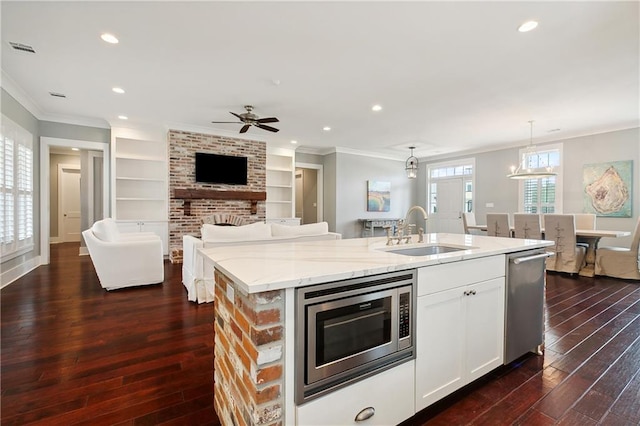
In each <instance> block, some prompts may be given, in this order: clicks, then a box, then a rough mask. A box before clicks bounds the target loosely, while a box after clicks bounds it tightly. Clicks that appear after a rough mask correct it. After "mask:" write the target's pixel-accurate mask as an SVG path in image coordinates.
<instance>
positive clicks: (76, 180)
mask: <svg viewBox="0 0 640 426" xmlns="http://www.w3.org/2000/svg"><path fill="white" fill-rule="evenodd" d="M58 236H59V237H60V242H63V243H69V242H76V241H80V167H78V166H76V165H72V164H58Z"/></svg>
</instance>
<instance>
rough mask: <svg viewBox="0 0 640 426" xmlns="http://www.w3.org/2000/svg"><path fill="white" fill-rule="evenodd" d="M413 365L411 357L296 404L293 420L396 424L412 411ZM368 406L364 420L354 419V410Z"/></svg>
mask: <svg viewBox="0 0 640 426" xmlns="http://www.w3.org/2000/svg"><path fill="white" fill-rule="evenodd" d="M414 366H415V364H414V361H407V362H405V363H403V364H400V365H398V366H396V367H393V368H391V369H389V370H386V371H383V372H382V373H379V374H376V375H375V376H372V377H369V378H367V379H364V380H361V381H359V382H356V383H354V384H352V385H350V386H347V387H345V388H342V389H338V390H336V391H334V392H331V393H330V394H328V395H326V396H323V397H320V398H318V399H314V400H312V401H309V402H307V403H306V404H303V405H300V406H298V407H296V424H298V425H300V426H313V425H318V426H329V425H339V426H348V425H366V426H373V425H395V424H398V423H400V422H402V421H403V420H406V419H408V418H409V417H411V416H413V415H414V414H415V409H414V404H413V395H414ZM370 408H373V413H374V414H373V416H371V417H370V418H368V419H367V420H364V421H359V422H357V421H356V420H355V418H356V416H357V415H358V413H360V412H362V411H363V410H367V409H370ZM369 411H370V412H371V410H369Z"/></svg>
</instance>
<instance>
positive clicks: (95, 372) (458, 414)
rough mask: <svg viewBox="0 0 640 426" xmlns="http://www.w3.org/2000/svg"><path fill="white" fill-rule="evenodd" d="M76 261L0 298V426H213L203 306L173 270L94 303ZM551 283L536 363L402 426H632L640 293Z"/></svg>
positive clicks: (558, 280)
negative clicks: (193, 300) (541, 351)
mask: <svg viewBox="0 0 640 426" xmlns="http://www.w3.org/2000/svg"><path fill="white" fill-rule="evenodd" d="M77 252H78V247H77V245H73V244H58V245H56V246H53V249H52V256H51V259H52V264H51V265H48V266H42V267H39V268H37V269H36V270H34V271H32V272H31V273H29V274H28V275H27V276H25V277H23V278H21V279H19V280H17V281H16V282H15V283H13V284H11V285H10V286H7V287H5V288H4V289H2V290H1V296H2V297H1V298H0V315H1V320H2V321H0V345H1V346H2V352H1V353H0V356H1V357H2V359H1V361H2V362H1V363H0V374H1V389H0V391H1V393H0V404H1V407H2V410H1V412H0V416H1V417H0V423H1V424H2V425H3V426H4V425H25V424H40V425H47V426H49V425H65V426H67V425H74V424H91V425H98V426H100V425H119V426H134V425H150V424H153V425H157V424H160V425H219V424H220V422H219V420H218V418H217V416H216V414H215V411H214V409H213V305H212V304H202V305H198V304H194V303H191V302H188V301H187V299H186V292H185V290H184V287H183V286H182V283H181V265H172V264H170V263H168V262H166V263H165V281H164V283H163V284H162V285H157V286H144V287H139V288H129V289H123V290H118V291H112V292H107V291H105V290H104V289H102V288H101V287H100V284H99V282H98V279H97V276H96V275H95V271H94V270H93V266H92V265H91V261H90V259H89V258H88V257H79V256H77ZM638 284H639V283H634V282H631V281H624V280H616V279H609V278H604V277H596V278H585V277H570V276H567V275H564V274H556V273H550V274H548V276H547V290H546V304H545V312H546V315H547V317H546V327H547V329H546V332H545V340H546V349H545V354H544V356H535V355H528V356H525V357H523V358H521V359H519V360H516V361H515V362H513V363H511V364H509V365H507V366H503V367H501V368H498V369H496V370H494V371H493V372H491V373H489V374H488V375H487V376H485V377H483V378H482V379H480V380H479V381H477V382H475V383H473V384H472V385H470V386H467V387H465V388H463V389H461V390H460V391H458V392H456V393H455V394H454V395H451V396H450V397H448V398H445V400H443V401H440V402H438V403H436V404H434V405H432V406H431V407H428V408H427V409H425V410H423V411H421V412H420V413H417V414H416V415H415V416H414V417H412V418H411V419H408V420H407V421H406V422H403V423H402V425H403V426H422V425H446V426H452V425H453V426H462V425H474V424H475V425H482V424H484V425H492V426H493V425H497V426H501V425H512V424H513V425H524V426H531V425H532V426H546V425H552V424H566V425H574V424H576V425H577V424H579V425H590V424H600V425H616V426H621V425H624V426H630V425H638V424H640V359H639V357H640V354H639V352H640V336H639V335H638V334H639V333H638V329H640V287H639V286H638Z"/></svg>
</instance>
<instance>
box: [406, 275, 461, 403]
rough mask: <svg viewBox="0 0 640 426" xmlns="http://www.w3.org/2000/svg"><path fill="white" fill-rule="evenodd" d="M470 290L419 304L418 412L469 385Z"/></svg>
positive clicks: (445, 293) (436, 296) (424, 298)
mask: <svg viewBox="0 0 640 426" xmlns="http://www.w3.org/2000/svg"><path fill="white" fill-rule="evenodd" d="M465 290H466V288H465V287H458V288H454V289H452V290H447V291H442V292H439V293H435V294H431V295H428V296H422V297H418V299H417V303H416V305H417V306H416V333H417V334H416V411H419V410H422V409H423V408H425V407H427V406H429V405H431V404H433V403H434V402H436V401H438V400H439V399H441V398H444V397H445V396H447V395H449V394H450V393H451V392H453V391H455V390H456V389H458V388H460V387H462V386H463V385H464V384H465V381H464V379H465V373H464V353H465V336H466V333H467V332H466V330H465V323H466V321H465V310H464V304H465V301H466V300H465V299H466V297H465V296H464V292H465Z"/></svg>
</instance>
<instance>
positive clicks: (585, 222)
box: [573, 213, 596, 229]
mask: <svg viewBox="0 0 640 426" xmlns="http://www.w3.org/2000/svg"><path fill="white" fill-rule="evenodd" d="M573 216H574V217H575V218H576V229H596V215H595V214H593V213H575V214H574V215H573Z"/></svg>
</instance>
